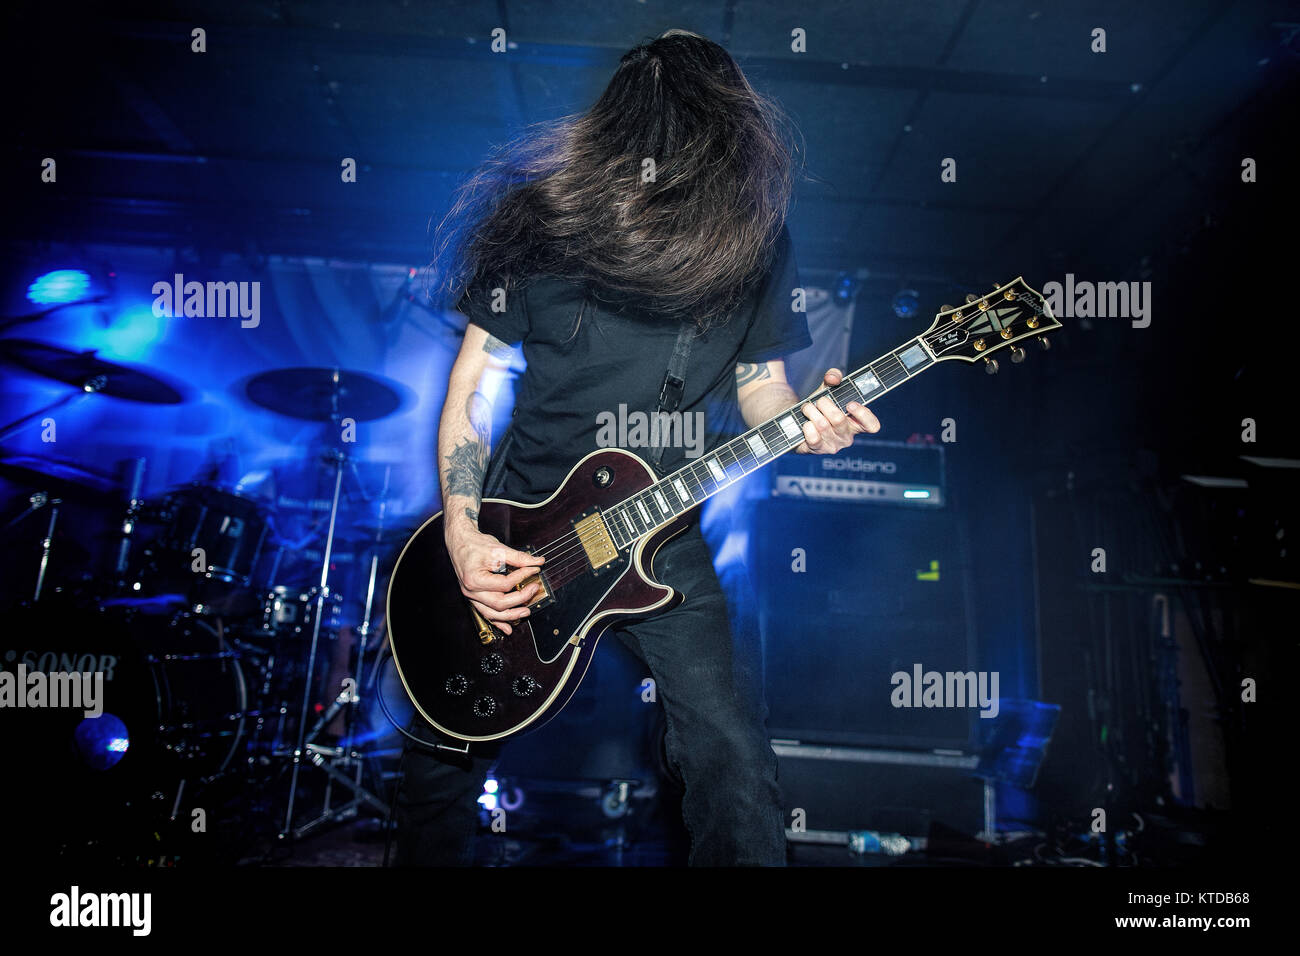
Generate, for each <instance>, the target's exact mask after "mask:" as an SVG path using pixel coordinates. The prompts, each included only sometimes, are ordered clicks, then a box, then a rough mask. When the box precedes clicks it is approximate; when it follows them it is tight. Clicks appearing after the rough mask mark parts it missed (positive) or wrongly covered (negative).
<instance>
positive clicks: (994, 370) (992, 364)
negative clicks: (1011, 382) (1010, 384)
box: [984, 355, 998, 375]
mask: <svg viewBox="0 0 1300 956" xmlns="http://www.w3.org/2000/svg"><path fill="white" fill-rule="evenodd" d="M984 371H985V372H987V373H988V374H990V375H997V374H998V360H997V359H995V358H989V357H988V356H987V355H986V356H984Z"/></svg>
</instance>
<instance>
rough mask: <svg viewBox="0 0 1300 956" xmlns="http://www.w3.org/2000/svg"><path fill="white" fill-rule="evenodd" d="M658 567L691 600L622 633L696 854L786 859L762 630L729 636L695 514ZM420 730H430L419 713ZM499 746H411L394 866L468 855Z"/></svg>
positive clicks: (697, 860) (744, 861)
mask: <svg viewBox="0 0 1300 956" xmlns="http://www.w3.org/2000/svg"><path fill="white" fill-rule="evenodd" d="M654 575H655V577H656V578H657V579H658V580H659V581H661V582H662V583H664V584H667V585H670V586H671V587H674V588H676V589H678V590H680V591H682V592H683V593H684V594H685V595H686V600H685V601H684V602H683V603H682V604H681V605H679V606H678V607H676V608H674V609H673V610H671V611H669V612H667V613H665V614H660V615H658V616H656V617H651V618H649V619H647V620H644V621H637V622H635V623H631V624H626V625H623V627H622V628H621V629H620V630H617V631H615V632H614V633H616V634H618V636H619V638H620V639H621V640H622V641H623V642H624V643H625V644H627V646H628V647H629V648H630V649H631V650H632V651H633V653H635V654H636V655H637V656H638V657H640V658H641V659H642V660H643V661H644V662H645V664H646V666H647V667H649V669H650V674H651V675H652V676H653V677H654V680H655V685H656V692H657V694H658V697H659V700H660V701H661V702H662V704H663V707H664V713H665V716H666V718H667V725H668V733H667V750H668V759H669V760H670V761H671V762H672V763H673V764H674V766H675V768H676V770H677V771H678V773H679V774H680V775H681V778H682V781H683V783H684V784H685V786H686V792H685V795H684V797H683V800H682V815H683V817H684V820H685V823H686V829H687V830H688V831H689V833H690V836H691V853H690V864H691V865H692V866H737V865H754V866H784V865H785V821H784V818H783V816H782V808H781V792H780V789H779V787H778V784H777V766H776V755H775V754H774V753H773V752H772V746H771V743H770V742H769V740H768V737H767V729H766V718H767V711H766V707H765V705H764V703H763V696H762V685H761V681H760V679H759V674H760V671H759V667H758V653H757V651H758V649H757V646H756V641H753V640H745V641H741V642H739V643H738V642H736V641H735V640H734V639H733V636H732V631H731V627H730V624H729V622H728V618H727V606H726V600H725V598H724V597H723V593H722V588H721V587H720V586H719V584H718V578H717V574H716V573H715V572H714V570H713V562H712V559H711V556H710V554H709V549H708V546H707V545H706V544H705V542H704V538H703V537H702V536H701V534H700V531H699V526H698V524H692V526H691V528H690V530H688V531H687V532H685V533H684V534H681V535H679V536H678V537H676V538H674V539H673V540H672V541H670V542H668V544H666V545H664V547H663V548H661V549H660V551H659V553H658V555H657V556H656V557H655V561H654ZM596 653H598V654H599V653H600V650H599V649H597V651H596ZM415 733H417V735H419V736H423V737H426V738H430V737H432V736H433V731H432V728H430V727H428V726H427V725H426V724H424V723H423V722H420V724H419V729H418V730H416V731H415ZM496 749H497V748H495V747H493V748H487V749H480V748H478V747H477V746H476V745H471V750H470V755H469V756H468V757H462V756H458V755H455V754H450V753H448V752H445V751H437V752H431V751H429V750H427V749H426V748H422V747H417V746H415V745H410V748H409V749H408V751H407V753H406V755H405V761H404V763H405V767H404V778H403V781H402V784H401V786H400V788H399V791H398V796H397V806H396V809H395V812H396V816H397V825H398V832H397V842H396V850H397V852H396V854H395V857H394V860H395V863H396V864H397V865H399V866H401V865H430V866H440V865H441V866H447V865H460V864H468V863H469V862H471V860H472V851H473V840H474V836H475V833H476V831H477V826H478V808H477V804H476V801H477V799H478V796H479V794H480V793H481V792H482V786H483V777H484V775H485V774H486V772H487V770H488V768H489V766H490V765H491V763H492V760H493V758H494V756H495V754H496Z"/></svg>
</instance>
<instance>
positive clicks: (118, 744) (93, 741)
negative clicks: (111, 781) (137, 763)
mask: <svg viewBox="0 0 1300 956" xmlns="http://www.w3.org/2000/svg"><path fill="white" fill-rule="evenodd" d="M72 736H73V740H74V741H75V742H76V745H77V752H78V753H79V754H80V755H81V759H82V760H84V761H85V762H86V764H87V765H88V766H90V767H92V768H93V769H95V770H108V769H109V768H110V767H113V766H116V765H117V762H118V761H119V760H121V759H122V758H123V757H125V756H126V752H127V750H128V749H129V748H130V746H131V738H130V736H129V735H128V734H127V731H126V724H124V723H122V721H121V720H120V719H119V718H117V717H115V716H113V715H112V714H109V713H104V714H100V715H99V716H98V717H87V718H86V719H85V720H83V721H82V722H81V723H79V724H77V729H76V730H75V731H73V734H72Z"/></svg>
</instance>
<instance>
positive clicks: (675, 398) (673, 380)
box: [650, 321, 695, 478]
mask: <svg viewBox="0 0 1300 956" xmlns="http://www.w3.org/2000/svg"><path fill="white" fill-rule="evenodd" d="M694 340H695V323H694V322H690V321H686V322H683V323H682V327H681V330H680V331H679V332H678V333H677V343H676V344H675V345H674V346H673V356H672V358H671V359H669V360H668V371H667V372H666V373H665V374H664V383H663V385H662V386H661V387H660V388H659V407H658V408H657V409H656V410H655V416H654V417H652V418H651V419H650V421H651V423H652V424H651V428H654V427H655V426H654V423H656V422H658V421H660V419H659V417H658V416H659V415H660V414H672V413H673V412H675V411H677V406H678V405H680V404H681V403H682V394H683V393H684V392H685V390H686V362H687V360H688V359H689V358H690V355H691V343H692V342H693V341H694ZM652 434H653V432H652ZM660 436H661V437H662V430H660ZM663 457H664V446H663V444H662V443H656V444H655V446H654V448H653V449H652V450H651V452H650V464H651V465H653V466H654V470H655V472H656V473H657V474H658V475H659V477H660V478H662V477H664V476H665V474H666V472H665V471H664V469H663V466H662V464H661V463H662V461H663Z"/></svg>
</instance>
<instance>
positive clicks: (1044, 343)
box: [1034, 335, 1052, 352]
mask: <svg viewBox="0 0 1300 956" xmlns="http://www.w3.org/2000/svg"><path fill="white" fill-rule="evenodd" d="M1034 341H1035V342H1037V343H1038V347H1039V348H1040V349H1042V350H1043V351H1044V352H1046V351H1047V350H1048V349H1050V348H1051V347H1052V340H1051V339H1047V338H1044V337H1043V336H1041V335H1040V336H1039V337H1038V338H1036V339H1034Z"/></svg>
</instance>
